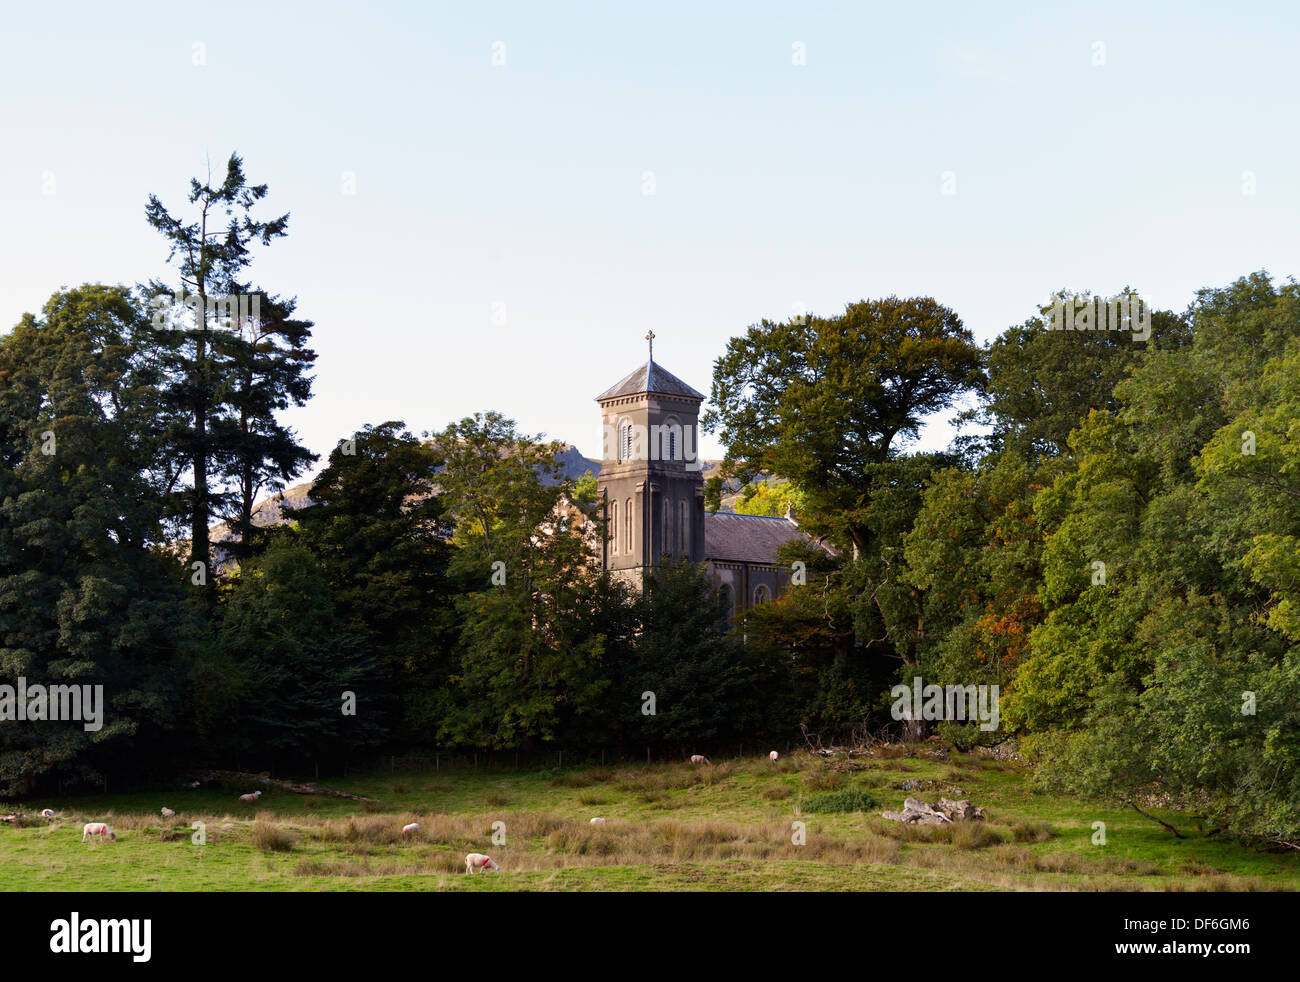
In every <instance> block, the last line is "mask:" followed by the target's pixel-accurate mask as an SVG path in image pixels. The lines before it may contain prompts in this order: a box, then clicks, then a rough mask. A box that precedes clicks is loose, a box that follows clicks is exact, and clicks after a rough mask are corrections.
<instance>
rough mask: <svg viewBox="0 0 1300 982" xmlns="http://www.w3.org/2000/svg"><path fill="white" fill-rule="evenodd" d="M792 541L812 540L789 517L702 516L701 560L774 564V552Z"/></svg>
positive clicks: (712, 513) (705, 514) (709, 513)
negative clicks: (703, 558)
mask: <svg viewBox="0 0 1300 982" xmlns="http://www.w3.org/2000/svg"><path fill="white" fill-rule="evenodd" d="M791 539H805V540H808V541H814V540H813V539H812V537H811V536H809V535H808V533H807V532H804V531H802V530H801V529H800V528H799V526H798V525H796V524H795V523H794V522H792V521H790V519H788V518H765V517H763V516H762V515H732V514H728V513H726V512H711V511H709V512H705V513H704V557H705V558H706V559H715V560H717V561H718V562H742V563H766V564H768V565H773V564H775V563H776V562H777V561H778V560H777V558H776V550H777V548H778V547H780V546H783V545H785V543H787V542H789V541H790V540H791Z"/></svg>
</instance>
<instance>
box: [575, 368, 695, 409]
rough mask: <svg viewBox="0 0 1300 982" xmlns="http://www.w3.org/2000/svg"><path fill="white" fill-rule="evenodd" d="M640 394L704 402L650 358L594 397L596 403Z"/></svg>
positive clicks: (688, 387) (687, 386)
mask: <svg viewBox="0 0 1300 982" xmlns="http://www.w3.org/2000/svg"><path fill="white" fill-rule="evenodd" d="M642 393H654V394H656V395H665V396H679V397H681V398H685V399H698V400H699V401H700V402H703V401H704V396H703V395H702V394H700V393H699V392H696V391H695V390H694V389H692V388H691V387H690V386H689V385H687V384H686V383H685V382H683V381H682V380H681V379H679V378H678V377H677V376H676V375H674V374H673V373H672V372H670V371H668V369H666V368H664V367H662V366H661V365H658V364H656V362H655V360H654V358H651V359H650V360H649V361H648V362H646V363H645V364H644V365H642V366H641V367H640V368H638V369H637V370H636V371H635V372H633V373H632V374H631V375H629V376H628V377H627V378H625V379H623V380H622V381H621V382H619V383H618V384H617V385H614V386H612V387H610V388H608V389H606V390H605V391H604V392H602V393H601V394H600V395H598V396H596V401H597V402H604V401H605V400H606V399H618V398H620V397H622V396H634V395H641V394H642Z"/></svg>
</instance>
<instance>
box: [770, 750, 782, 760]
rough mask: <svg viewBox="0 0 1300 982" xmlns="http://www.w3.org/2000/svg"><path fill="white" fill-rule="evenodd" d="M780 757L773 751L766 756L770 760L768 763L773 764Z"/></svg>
mask: <svg viewBox="0 0 1300 982" xmlns="http://www.w3.org/2000/svg"><path fill="white" fill-rule="evenodd" d="M780 756H781V755H780V754H779V753H777V752H776V751H775V750H773V751H772V752H771V753H770V754H768V755H767V759H768V760H770V761H772V762H773V763H775V762H776V759H777V758H778V757H780Z"/></svg>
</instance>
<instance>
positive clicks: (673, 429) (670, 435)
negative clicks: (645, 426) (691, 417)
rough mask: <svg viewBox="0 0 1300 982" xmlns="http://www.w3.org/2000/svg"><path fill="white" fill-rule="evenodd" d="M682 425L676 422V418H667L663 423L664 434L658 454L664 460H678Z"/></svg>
mask: <svg viewBox="0 0 1300 982" xmlns="http://www.w3.org/2000/svg"><path fill="white" fill-rule="evenodd" d="M681 435H682V424H681V423H679V422H678V421H677V417H676V416H669V417H668V419H667V420H665V421H664V432H663V440H662V446H661V447H660V452H661V453H662V454H663V456H664V460H679V459H680V457H679V456H678V449H677V448H678V447H679V446H680V445H681Z"/></svg>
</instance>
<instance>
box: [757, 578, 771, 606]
mask: <svg viewBox="0 0 1300 982" xmlns="http://www.w3.org/2000/svg"><path fill="white" fill-rule="evenodd" d="M771 599H772V595H771V594H770V593H769V592H768V589H767V585H766V584H764V583H760V584H759V585H758V586H756V587H754V606H755V607H757V606H758V605H759V604H765V603H767V602H768V601H769V600H771Z"/></svg>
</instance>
